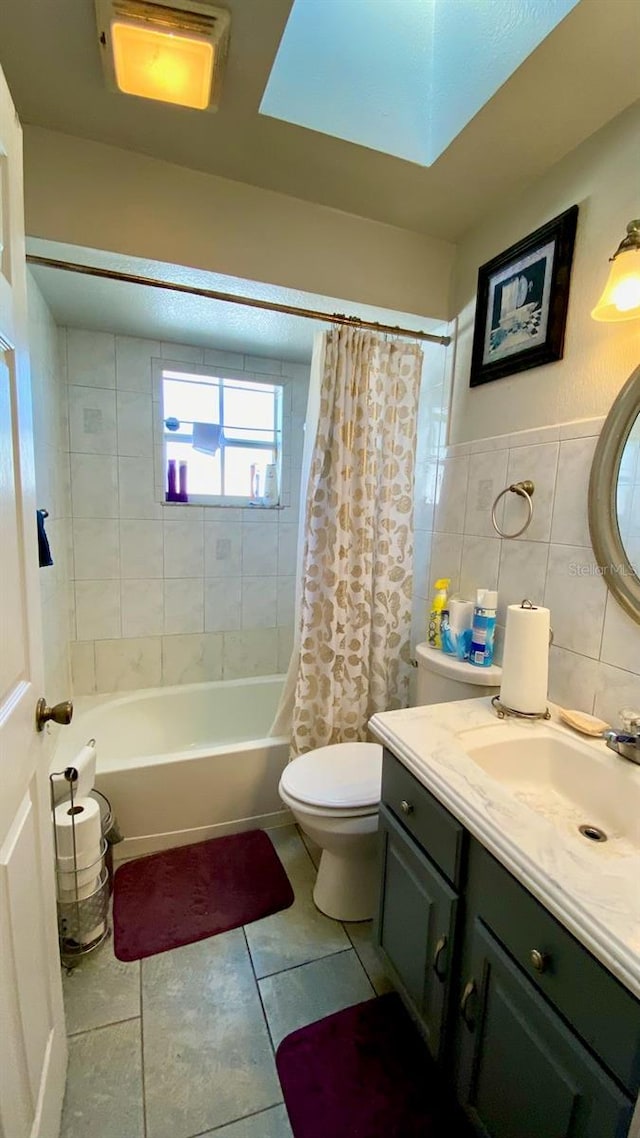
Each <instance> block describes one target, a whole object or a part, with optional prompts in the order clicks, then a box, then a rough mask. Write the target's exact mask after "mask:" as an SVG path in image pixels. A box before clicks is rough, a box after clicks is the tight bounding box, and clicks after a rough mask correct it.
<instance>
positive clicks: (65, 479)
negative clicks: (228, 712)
mask: <svg viewBox="0 0 640 1138" xmlns="http://www.w3.org/2000/svg"><path fill="white" fill-rule="evenodd" d="M27 290H28V292H27V298H28V311H29V348H30V360H31V385H32V393H33V431H34V450H35V467H36V491H37V499H36V505H37V507H38V508H39V509H45V510H47V512H48V514H49V517H48V518H47V520H46V529H47V535H48V538H49V542H50V546H51V554H52V557H53V565H48V566H44V567H43V568H42V569H40V570H39V571H38V573H39V580H40V598H41V606H42V639H43V649H44V691H43V692H42V694H43V695H46V697H47V699H48V701H49V702H50V703H57V702H58V701H59V700H63V699H68V698H69V696H70V695H71V675H70V670H69V641H70V639H71V615H72V613H71V600H72V598H71V593H70V585H69V579H70V538H71V494H70V490H69V453H68V452H69V445H68V427H67V415H66V406H67V401H66V392H65V377H64V374H63V368H62V365H61V358H60V341H59V334H58V329H57V327H56V325H55V323H54V321H53V318H52V316H51V313H50V311H49V309H48V307H47V305H46V304H45V302H44V300H43V298H42V294H41V293H40V290H39V289H38V287H37V285H36V284H35V282H34V280H33V278H32V276H31V274H30V273H27Z"/></svg>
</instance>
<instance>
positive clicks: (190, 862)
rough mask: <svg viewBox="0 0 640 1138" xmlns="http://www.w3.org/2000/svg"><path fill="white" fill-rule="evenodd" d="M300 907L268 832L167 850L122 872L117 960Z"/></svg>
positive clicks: (116, 906)
mask: <svg viewBox="0 0 640 1138" xmlns="http://www.w3.org/2000/svg"><path fill="white" fill-rule="evenodd" d="M292 903H293V890H292V888H291V885H290V884H289V879H288V877H287V875H286V873H285V871H284V869H283V868H282V863H281V862H280V859H279V857H278V855H277V853H276V851H275V850H274V848H273V846H272V844H271V842H270V840H269V838H268V837H267V835H266V834H265V833H264V831H263V830H249V831H248V832H247V833H245V834H231V835H230V836H229V837H226V838H213V839H211V841H208V842H198V843H197V844H196V845H192V846H178V848H177V849H173V850H164V851H163V852H162V853H156V854H151V856H150V857H142V858H138V859H136V860H135V861H130V862H127V863H126V864H125V865H121V866H120V868H119V869H118V870H116V875H115V883H114V891H113V934H114V948H115V954H116V956H117V958H118V960H141V959H142V957H144V956H154V955H155V953H157V952H168V950H169V949H170V948H179V947H180V945H183V944H191V943H192V941H195V940H204V938H205V937H208V936H214V935H215V934H216V933H223V932H227V931H228V930H229V929H235V928H238V926H239V925H248V924H249V923H250V921H257V920H259V919H260V917H268V916H269V914H270V913H277V912H278V910H280V909H288V907H289V905H291V904H292Z"/></svg>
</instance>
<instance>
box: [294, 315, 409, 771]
mask: <svg viewBox="0 0 640 1138" xmlns="http://www.w3.org/2000/svg"><path fill="white" fill-rule="evenodd" d="M422 359H423V355H422V351H421V349H420V348H419V347H418V345H417V344H411V343H404V342H402V341H388V340H384V339H381V338H380V337H379V336H377V335H375V334H373V333H371V332H367V331H364V330H362V329H356V328H340V329H334V330H332V331H331V332H330V333H328V335H327V338H326V345H325V356H324V371H323V377H322V387H321V393H320V415H319V422H318V431H317V435H316V441H315V447H314V451H313V457H312V461H311V471H310V476H309V486H308V490H307V505H306V521H305V542H304V559H303V568H302V573H303V581H302V595H301V608H300V616H299V619H300V655H299V663H298V673H297V681H296V689H295V701H294V709H293V733H292V751H293V753H294V754H300V753H302V752H303V751H308V750H310V749H312V748H314V747H321V746H325V745H326V744H328V743H339V742H348V741H352V740H362V739H364V738H366V731H367V721H368V719H369V717H370V716H371V715H373V714H374V713H375V712H376V711H383V710H388V709H391V708H395V707H402V706H404V705H405V704H406V702H407V697H408V685H409V675H410V663H409V634H410V624H411V590H412V560H413V481H414V462H415V443H416V417H417V407H418V396H419V390H420V376H421V371H422Z"/></svg>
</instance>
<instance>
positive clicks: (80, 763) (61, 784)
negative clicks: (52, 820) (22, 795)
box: [53, 739, 97, 803]
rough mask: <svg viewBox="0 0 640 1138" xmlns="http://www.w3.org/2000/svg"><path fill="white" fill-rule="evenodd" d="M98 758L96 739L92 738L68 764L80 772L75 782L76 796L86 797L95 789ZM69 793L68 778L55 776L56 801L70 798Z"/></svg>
mask: <svg viewBox="0 0 640 1138" xmlns="http://www.w3.org/2000/svg"><path fill="white" fill-rule="evenodd" d="M96 758H97V750H96V741H95V739H90V740H89V742H88V743H85V745H84V747H83V748H82V750H81V751H79V752H78V754H77V755H76V756H75V758H73V759H72V760H71V762H70V763H69V764H68V765H69V766H70V767H75V769H76V770H77V772H78V778H77V779H76V781H75V782H74V784H73V797H74V798H86V797H87V795H88V794H89V791H91V790H93V787H94V783H95V781H96ZM69 795H70V790H69V783H68V782H67V780H66V779H64V778H55V779H54V780H53V797H54V800H55V802H56V803H57V802H63V801H65V800H66V799H68V798H69Z"/></svg>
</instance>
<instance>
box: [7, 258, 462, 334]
mask: <svg viewBox="0 0 640 1138" xmlns="http://www.w3.org/2000/svg"><path fill="white" fill-rule="evenodd" d="M27 264H29V265H43V266H44V267H45V268H46V269H64V270H66V272H68V273H84V275H85V276H89V277H101V278H102V280H107V281H124V282H125V283H126V284H137V285H149V286H151V288H163V289H166V290H167V291H168V292H184V293H187V295H189V296H203V297H204V298H205V299H206V300H222V301H225V302H226V303H228V304H243V305H244V306H245V307H246V308H261V309H263V310H265V311H267V312H282V313H284V314H285V315H287V316H302V317H303V318H304V319H305V320H322V321H324V323H325V324H346V325H348V326H349V327H351V328H370V329H371V330H372V331H373V332H393V333H394V334H395V335H397V336H409V337H411V339H413V340H429V341H430V342H431V343H433V344H442V345H443V347H446V346H447V344H450V343H451V337H450V336H434V335H432V333H431V332H416V331H414V330H413V329H412V328H400V327H397V326H394V325H393V324H378V323H376V321H374V320H361V319H360V318H359V317H358V316H345V315H343V314H342V313H339V312H333V313H328V312H316V311H315V309H313V308H298V307H297V306H296V305H294V304H278V302H277V301H274V300H257V299H254V298H253V297H249V296H236V295H234V294H233V293H230V292H217V291H215V290H214V289H210V288H196V286H195V285H186V284H177V283H176V282H172V281H161V280H158V279H157V278H156V277H141V276H138V275H137V274H136V273H123V272H120V271H118V270H117V269H99V268H98V267H97V266H96V265H79V264H77V263H76V262H75V261H58V260H56V259H55V258H54V257H38V256H36V255H35V254H33V253H27Z"/></svg>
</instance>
